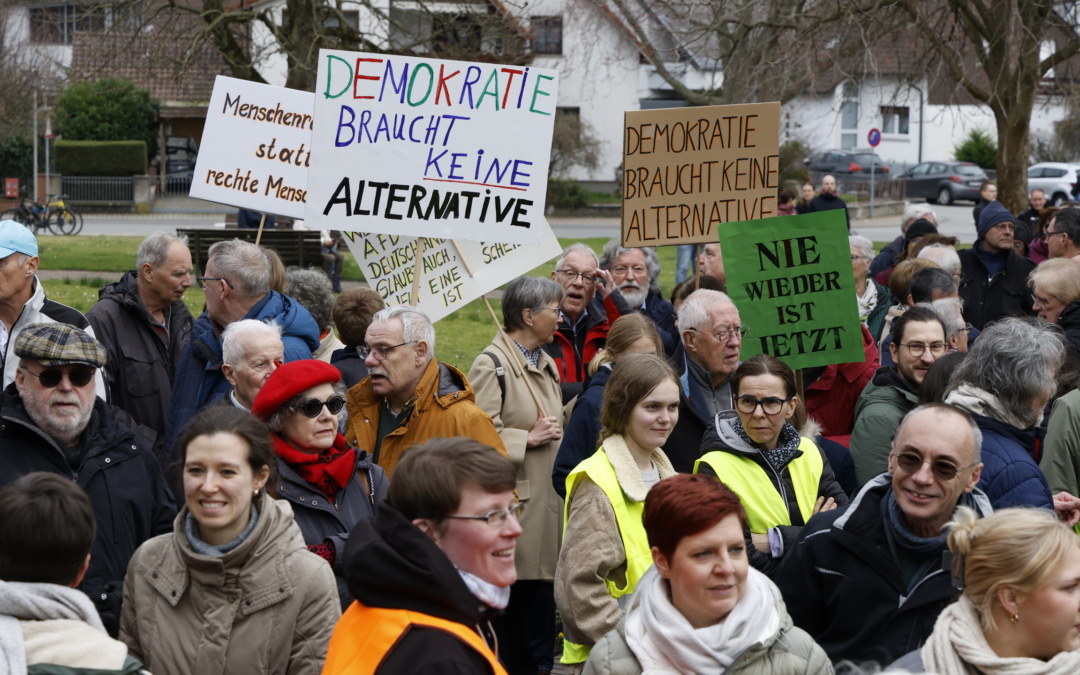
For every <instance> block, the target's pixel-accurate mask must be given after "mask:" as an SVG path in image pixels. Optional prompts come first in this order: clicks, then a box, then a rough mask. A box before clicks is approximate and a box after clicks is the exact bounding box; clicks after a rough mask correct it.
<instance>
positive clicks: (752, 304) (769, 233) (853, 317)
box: [720, 210, 864, 368]
mask: <svg viewBox="0 0 1080 675" xmlns="http://www.w3.org/2000/svg"><path fill="white" fill-rule="evenodd" d="M720 248H721V249H722V250H723V251H724V269H725V271H726V272H727V285H728V295H730V296H731V299H732V301H734V303H735V306H736V307H738V308H739V318H740V320H741V321H742V322H743V324H745V325H747V326H750V332H749V333H748V334H747V336H746V338H745V339H744V340H743V344H742V350H741V352H740V357H741V358H743V359H747V358H749V357H751V356H753V355H754V354H760V353H762V352H764V353H766V354H771V355H772V356H775V357H777V358H779V359H783V360H784V362H785V363H787V364H788V365H789V366H791V367H792V368H812V367H814V366H827V365H831V364H833V363H850V362H853V361H862V360H863V358H864V355H863V347H862V331H861V330H860V328H859V309H858V306H857V303H856V301H855V275H854V273H853V272H852V270H851V248H850V247H849V246H848V233H847V220H846V218H845V217H844V212H843V211H842V210H840V211H823V212H819V213H809V214H806V215H801V216H782V217H778V218H769V219H768V220H764V221H760V220H759V221H745V222H738V223H726V224H725V225H724V226H723V227H721V228H720Z"/></svg>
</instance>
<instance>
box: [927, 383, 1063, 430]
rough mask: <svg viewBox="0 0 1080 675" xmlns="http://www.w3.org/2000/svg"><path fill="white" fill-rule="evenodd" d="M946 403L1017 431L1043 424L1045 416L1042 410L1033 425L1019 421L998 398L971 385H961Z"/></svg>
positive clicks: (947, 397) (948, 397)
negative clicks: (1002, 423) (1014, 428)
mask: <svg viewBox="0 0 1080 675" xmlns="http://www.w3.org/2000/svg"><path fill="white" fill-rule="evenodd" d="M945 402H946V403H948V404H950V405H955V406H956V407H958V408H961V409H963V410H966V411H967V412H969V413H971V414H973V415H982V416H983V417H989V418H991V419H995V420H997V421H999V422H1004V423H1005V424H1008V425H1009V426H1013V427H1016V428H1017V429H1027V428H1028V427H1037V426H1039V425H1040V424H1042V418H1043V414H1042V411H1041V410H1040V411H1039V418H1038V419H1037V420H1035V422H1034V423H1033V424H1032V423H1029V422H1028V421H1027V420H1022V419H1019V418H1017V417H1015V416H1014V415H1012V414H1011V413H1009V412H1008V411H1007V410H1005V408H1004V406H1002V405H1001V401H999V400H998V399H997V396H995V395H993V394H991V393H990V392H988V391H986V390H985V389H980V388H978V387H975V386H972V385H970V384H961V385H960V386H958V387H957V388H956V389H954V390H953V391H951V392H950V393H949V395H948V396H946V397H945Z"/></svg>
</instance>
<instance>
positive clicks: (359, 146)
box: [305, 49, 558, 244]
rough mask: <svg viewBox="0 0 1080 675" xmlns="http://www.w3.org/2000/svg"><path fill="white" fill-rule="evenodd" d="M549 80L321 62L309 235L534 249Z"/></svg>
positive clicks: (413, 63)
mask: <svg viewBox="0 0 1080 675" xmlns="http://www.w3.org/2000/svg"><path fill="white" fill-rule="evenodd" d="M557 84H558V73H557V71H555V70H550V69H545V68H532V67H525V66H506V65H499V64H491V63H469V62H464V61H445V60H440V59H432V58H424V57H415V56H397V55H393V54H365V53H361V52H347V51H334V50H325V49H324V50H322V51H321V52H320V53H319V74H318V80H317V82H316V88H315V92H316V94H315V117H316V118H317V119H318V120H319V123H318V124H317V125H316V126H315V131H314V133H313V135H312V147H313V149H314V153H313V155H312V158H311V171H310V179H309V180H308V186H309V195H310V197H309V199H308V207H307V217H306V219H305V220H306V221H307V223H308V224H309V226H310V227H314V228H319V229H324V230H330V229H333V230H344V231H349V232H365V233H368V232H373V233H380V234H392V235H405V236H417V237H434V238H437V239H451V238H453V239H456V240H466V239H467V240H471V241H485V242H504V243H516V244H537V243H539V242H540V240H541V237H542V235H543V226H542V223H543V222H544V219H543V212H544V199H545V193H546V190H547V173H548V162H549V159H550V152H551V134H552V131H553V129H554V119H555V116H554V114H555V99H556V93H557Z"/></svg>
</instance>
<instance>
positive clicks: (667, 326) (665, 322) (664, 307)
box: [634, 293, 681, 356]
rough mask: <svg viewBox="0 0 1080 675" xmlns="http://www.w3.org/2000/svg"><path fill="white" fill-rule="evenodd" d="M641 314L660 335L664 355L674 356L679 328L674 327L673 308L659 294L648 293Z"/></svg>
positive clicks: (677, 343) (677, 344)
mask: <svg viewBox="0 0 1080 675" xmlns="http://www.w3.org/2000/svg"><path fill="white" fill-rule="evenodd" d="M634 309H637V308H636V307H635V308H634ZM642 313H643V314H644V315H645V316H647V317H649V318H650V319H652V321H653V324H655V325H656V332H657V333H659V334H660V342H661V343H663V345H664V353H665V354H667V355H668V356H671V355H672V354H674V353H675V348H676V347H678V346H679V342H680V341H681V340H680V339H679V328H678V327H677V326H676V325H675V307H674V306H673V305H672V304H671V303H670V302H668V301H667V300H665V299H664V297H663V296H662V295H660V294H659V293H649V294H648V295H647V296H645V311H644V312H642Z"/></svg>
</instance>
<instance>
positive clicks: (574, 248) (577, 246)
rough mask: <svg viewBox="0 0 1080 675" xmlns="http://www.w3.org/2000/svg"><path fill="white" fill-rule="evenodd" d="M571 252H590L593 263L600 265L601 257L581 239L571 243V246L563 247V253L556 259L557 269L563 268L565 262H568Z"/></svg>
mask: <svg viewBox="0 0 1080 675" xmlns="http://www.w3.org/2000/svg"><path fill="white" fill-rule="evenodd" d="M571 253H585V254H588V255H589V257H591V258H592V259H593V263H594V264H595V265H596V266H597V267H600V259H599V258H597V257H596V251H594V250H592V249H591V248H589V247H588V246H586V245H585V244H582V243H581V242H580V241H579V242H576V243H574V244H570V245H569V246H567V247H566V248H564V249H563V252H562V253H560V254H559V259H558V260H556V261H555V269H556V270H561V269H562V266H563V263H564V262H566V257H567V256H568V255H570V254H571Z"/></svg>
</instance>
